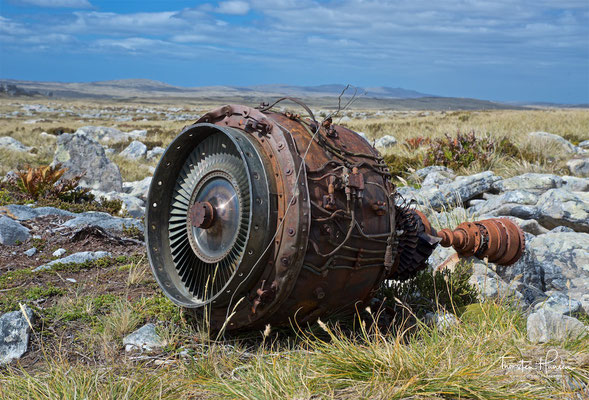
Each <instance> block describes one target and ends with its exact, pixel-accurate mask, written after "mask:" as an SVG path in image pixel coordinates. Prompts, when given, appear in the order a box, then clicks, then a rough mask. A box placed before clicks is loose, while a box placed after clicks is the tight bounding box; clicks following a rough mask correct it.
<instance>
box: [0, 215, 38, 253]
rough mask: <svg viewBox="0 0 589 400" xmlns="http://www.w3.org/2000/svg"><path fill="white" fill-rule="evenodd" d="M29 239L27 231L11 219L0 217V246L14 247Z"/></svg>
mask: <svg viewBox="0 0 589 400" xmlns="http://www.w3.org/2000/svg"><path fill="white" fill-rule="evenodd" d="M30 237H31V234H30V233H29V230H28V229H27V228H25V227H24V226H22V225H21V224H19V223H18V222H17V221H15V220H13V219H12V218H8V217H5V216H4V215H0V244H3V245H5V246H14V245H15V244H17V243H18V242H20V243H22V242H24V241H25V240H27V239H28V238H30Z"/></svg>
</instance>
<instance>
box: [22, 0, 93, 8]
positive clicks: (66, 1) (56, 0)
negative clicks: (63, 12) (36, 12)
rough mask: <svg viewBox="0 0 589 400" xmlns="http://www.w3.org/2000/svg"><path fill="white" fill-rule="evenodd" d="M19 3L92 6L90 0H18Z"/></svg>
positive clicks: (54, 6)
mask: <svg viewBox="0 0 589 400" xmlns="http://www.w3.org/2000/svg"><path fill="white" fill-rule="evenodd" d="M17 3H18V4H22V5H31V6H37V7H47V8H91V7H92V4H90V2H88V0H18V1H17Z"/></svg>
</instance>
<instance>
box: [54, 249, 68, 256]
mask: <svg viewBox="0 0 589 400" xmlns="http://www.w3.org/2000/svg"><path fill="white" fill-rule="evenodd" d="M65 252H66V249H57V250H55V251H54V252H53V254H52V256H53V257H61V256H63V255H64V254H65Z"/></svg>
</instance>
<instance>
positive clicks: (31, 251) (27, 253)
mask: <svg viewBox="0 0 589 400" xmlns="http://www.w3.org/2000/svg"><path fill="white" fill-rule="evenodd" d="M35 254H37V248H36V247H31V248H30V249H28V250H27V251H25V252H24V255H25V256H27V257H32V256H34V255H35Z"/></svg>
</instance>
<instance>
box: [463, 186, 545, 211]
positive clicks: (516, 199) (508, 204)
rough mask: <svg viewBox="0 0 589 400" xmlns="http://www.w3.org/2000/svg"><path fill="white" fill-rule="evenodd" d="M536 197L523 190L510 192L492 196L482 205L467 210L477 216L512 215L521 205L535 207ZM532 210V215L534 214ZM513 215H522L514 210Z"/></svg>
mask: <svg viewBox="0 0 589 400" xmlns="http://www.w3.org/2000/svg"><path fill="white" fill-rule="evenodd" d="M537 202H538V196H537V195H536V194H534V193H531V192H528V191H525V190H510V191H507V192H504V193H501V194H500V195H498V196H493V197H492V198H491V199H489V200H487V201H486V202H484V203H478V204H476V205H474V206H472V207H470V208H469V210H470V211H471V212H475V213H477V214H479V215H493V216H507V215H513V214H514V211H513V210H514V208H516V207H517V206H521V205H536V203H537ZM535 211H536V210H535V209H533V211H532V213H535ZM515 214H520V215H521V214H522V213H521V211H520V212H518V210H517V209H516V210H515Z"/></svg>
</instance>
